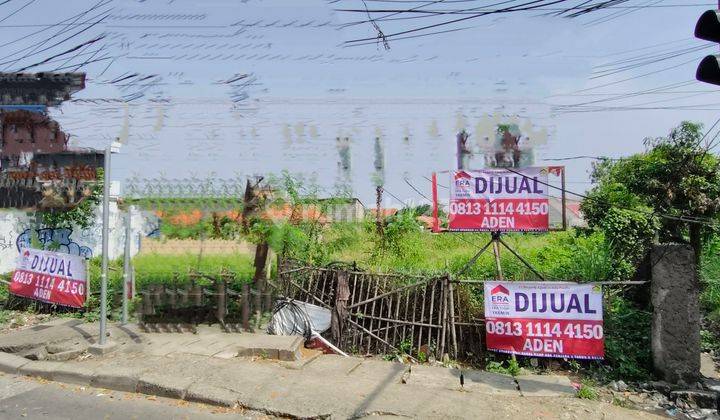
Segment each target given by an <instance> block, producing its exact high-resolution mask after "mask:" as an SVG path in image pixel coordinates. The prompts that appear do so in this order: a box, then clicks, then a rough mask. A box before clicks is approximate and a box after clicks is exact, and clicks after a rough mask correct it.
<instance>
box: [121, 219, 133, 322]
mask: <svg viewBox="0 0 720 420" xmlns="http://www.w3.org/2000/svg"><path fill="white" fill-rule="evenodd" d="M130 222H131V217H130V209H128V210H127V213H126V214H125V251H124V252H123V259H124V264H123V300H122V323H123V324H127V323H128V299H129V297H128V294H129V291H130V288H129V284H128V282H129V281H130V279H131V277H130V276H131V274H130V242H131V240H132V226H131V225H130Z"/></svg>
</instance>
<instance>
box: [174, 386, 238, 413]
mask: <svg viewBox="0 0 720 420" xmlns="http://www.w3.org/2000/svg"><path fill="white" fill-rule="evenodd" d="M185 399H186V400H188V401H193V402H199V403H203V404H210V405H217V406H221V407H230V408H235V407H237V406H238V394H237V393H235V392H233V391H231V390H229V389H226V388H220V387H217V386H213V385H208V384H203V383H197V382H196V383H194V384H192V385H190V387H189V388H188V390H187V393H186V395H185Z"/></svg>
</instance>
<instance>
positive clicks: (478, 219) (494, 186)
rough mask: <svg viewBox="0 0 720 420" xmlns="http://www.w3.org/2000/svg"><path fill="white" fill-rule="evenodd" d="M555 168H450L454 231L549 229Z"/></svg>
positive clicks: (451, 210) (451, 218) (451, 219)
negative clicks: (550, 188)
mask: <svg viewBox="0 0 720 420" xmlns="http://www.w3.org/2000/svg"><path fill="white" fill-rule="evenodd" d="M553 169H554V168H548V167H542V168H523V169H512V170H511V169H483V170H477V171H465V170H459V171H451V172H450V174H451V182H450V208H449V210H450V211H449V216H448V229H449V230H451V231H495V232H510V231H546V230H548V228H549V213H550V207H549V203H548V172H549V171H551V170H553Z"/></svg>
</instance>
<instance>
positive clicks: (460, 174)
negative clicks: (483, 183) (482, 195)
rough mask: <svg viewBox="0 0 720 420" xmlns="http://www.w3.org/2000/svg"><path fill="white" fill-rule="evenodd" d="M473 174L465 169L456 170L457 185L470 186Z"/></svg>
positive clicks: (461, 186)
mask: <svg viewBox="0 0 720 420" xmlns="http://www.w3.org/2000/svg"><path fill="white" fill-rule="evenodd" d="M472 178H473V177H472V175H470V174H469V173H467V172H465V171H457V172H455V186H456V187H458V188H468V187H470V186H471V185H472V183H471V180H472Z"/></svg>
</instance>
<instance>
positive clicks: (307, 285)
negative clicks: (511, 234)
mask: <svg viewBox="0 0 720 420" xmlns="http://www.w3.org/2000/svg"><path fill="white" fill-rule="evenodd" d="M279 274H280V275H279V278H278V283H279V286H280V289H281V290H280V292H279V294H281V295H283V296H285V297H288V298H292V299H296V300H300V301H303V302H308V303H312V304H315V305H319V306H322V307H324V308H327V309H329V310H331V311H332V314H333V329H332V331H331V333H330V334H329V335H331V337H329V338H331V339H332V340H333V341H334V342H335V343H336V345H338V347H340V348H341V349H342V350H343V351H347V352H352V353H362V354H388V353H404V354H408V355H410V356H411V357H414V358H424V357H435V358H438V359H440V358H442V357H443V355H445V354H449V355H452V356H453V357H454V358H462V359H474V358H476V357H479V356H481V354H482V348H483V343H482V340H483V335H484V323H483V321H482V319H478V318H477V317H475V316H473V315H474V314H476V313H477V308H474V307H473V305H472V301H473V291H472V290H471V288H472V286H466V285H458V284H456V283H454V282H453V281H451V278H450V276H449V275H443V276H437V277H422V276H412V275H402V274H374V273H368V272H363V271H357V270H353V269H348V268H324V267H295V268H288V267H287V266H285V267H283V269H282V270H281V271H280V273H279Z"/></svg>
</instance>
